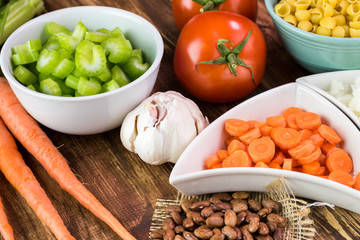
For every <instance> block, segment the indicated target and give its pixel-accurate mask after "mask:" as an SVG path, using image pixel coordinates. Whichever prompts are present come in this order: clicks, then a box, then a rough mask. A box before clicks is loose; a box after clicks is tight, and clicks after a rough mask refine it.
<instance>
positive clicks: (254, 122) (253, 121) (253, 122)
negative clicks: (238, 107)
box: [247, 120, 265, 129]
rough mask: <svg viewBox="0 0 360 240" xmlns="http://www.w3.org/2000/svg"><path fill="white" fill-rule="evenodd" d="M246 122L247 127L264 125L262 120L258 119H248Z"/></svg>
mask: <svg viewBox="0 0 360 240" xmlns="http://www.w3.org/2000/svg"><path fill="white" fill-rule="evenodd" d="M247 122H248V124H249V129H252V128H258V127H260V126H263V125H265V123H264V122H262V121H258V120H249V121H247Z"/></svg>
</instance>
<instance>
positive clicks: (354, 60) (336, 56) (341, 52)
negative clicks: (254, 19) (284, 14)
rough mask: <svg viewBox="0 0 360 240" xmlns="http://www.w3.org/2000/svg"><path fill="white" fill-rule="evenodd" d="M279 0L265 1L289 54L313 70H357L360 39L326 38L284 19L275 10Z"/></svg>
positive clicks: (359, 57)
mask: <svg viewBox="0 0 360 240" xmlns="http://www.w3.org/2000/svg"><path fill="white" fill-rule="evenodd" d="M278 2H279V0H265V5H266V8H267V10H268V12H269V14H270V16H271V18H272V20H273V22H274V25H275V27H276V29H277V32H278V35H279V37H280V38H281V40H282V42H283V44H284V46H285V47H286V49H287V51H288V52H289V53H290V55H291V56H292V57H293V58H294V59H295V60H296V61H297V62H298V63H299V64H300V65H301V66H302V67H304V68H305V69H307V70H308V71H310V72H313V73H322V72H329V71H338V70H354V69H360V38H337V37H326V36H322V35H319V34H315V33H311V32H306V31H304V30H301V29H299V28H297V27H294V26H293V25H291V24H289V23H287V22H285V21H284V20H283V19H282V18H281V17H280V16H278V15H277V14H276V13H275V11H274V6H275V5H276V4H277V3H278Z"/></svg>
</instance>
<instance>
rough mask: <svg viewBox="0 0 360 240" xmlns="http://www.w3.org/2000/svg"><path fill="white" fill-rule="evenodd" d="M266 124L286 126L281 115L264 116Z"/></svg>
mask: <svg viewBox="0 0 360 240" xmlns="http://www.w3.org/2000/svg"><path fill="white" fill-rule="evenodd" d="M266 124H267V125H268V126H270V127H286V120H285V117H284V116H283V115H277V116H270V117H267V118H266Z"/></svg>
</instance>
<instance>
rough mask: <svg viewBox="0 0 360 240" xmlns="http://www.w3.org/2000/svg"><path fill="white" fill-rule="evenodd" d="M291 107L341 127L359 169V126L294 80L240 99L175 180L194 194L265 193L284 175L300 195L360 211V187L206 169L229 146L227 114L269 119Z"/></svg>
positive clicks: (274, 172) (193, 147)
mask: <svg viewBox="0 0 360 240" xmlns="http://www.w3.org/2000/svg"><path fill="white" fill-rule="evenodd" d="M290 106H297V107H300V108H302V109H304V110H306V111H313V112H316V113H318V114H319V115H320V116H321V117H322V120H323V122H325V123H327V124H329V125H330V126H331V127H333V128H334V129H336V130H338V132H339V134H340V135H341V137H342V138H343V139H345V141H344V144H343V145H342V146H341V147H343V148H344V149H345V150H346V151H347V152H348V153H349V154H350V156H351V157H352V159H353V161H354V173H357V172H359V171H360V150H359V142H360V132H359V130H358V129H357V127H356V126H355V125H354V124H353V123H352V121H351V120H350V119H349V118H348V117H347V116H346V115H344V114H343V113H342V112H341V111H340V109H338V108H337V107H336V106H335V105H333V104H332V103H331V102H329V101H328V100H326V99H325V98H324V97H322V96H321V95H320V94H318V93H316V92H315V91H314V90H312V89H310V88H308V87H306V86H304V85H302V84H299V83H289V84H286V85H283V86H280V87H277V88H274V89H272V90H268V91H266V92H264V93H261V94H259V95H257V96H255V97H253V98H250V99H248V100H247V101H244V102H243V103H240V104H239V105H238V106H236V107H234V108H233V109H231V110H229V111H228V112H226V113H224V114H223V115H222V116H220V117H219V118H218V119H216V120H215V121H214V122H212V123H211V124H210V125H209V126H208V127H207V128H205V129H204V130H203V131H202V132H201V133H200V134H199V135H198V136H197V137H196V138H195V139H194V140H193V141H192V142H191V143H190V145H189V146H188V147H187V148H186V149H185V151H184V152H183V154H182V155H181V156H180V158H179V159H178V161H177V163H176V164H175V166H174V168H173V170H172V172H171V174H170V179H169V181H170V183H171V184H172V185H173V186H174V187H176V188H177V189H178V190H179V191H181V192H183V193H185V194H189V195H196V194H207V193H213V192H231V191H259V192H266V189H265V186H266V185H268V184H269V183H271V182H272V181H274V180H276V179H278V178H280V177H285V179H286V180H287V182H288V183H289V186H290V187H291V189H292V190H293V192H294V194H295V195H296V196H299V197H305V198H308V199H314V200H318V201H324V202H327V203H331V204H335V205H337V206H340V207H343V208H346V209H349V210H352V211H354V212H357V213H360V207H359V201H360V191H357V190H355V189H352V188H350V187H347V186H345V185H342V184H339V183H337V182H334V181H330V180H327V179H323V178H320V177H316V176H312V175H308V174H304V173H299V172H294V171H287V170H279V169H268V168H255V167H250V168H249V167H243V168H241V167H239V168H221V169H211V170H205V169H204V167H203V166H204V160H205V158H206V157H208V156H210V155H212V154H214V153H215V151H216V150H217V149H225V145H224V140H225V137H226V135H225V132H224V130H223V128H224V122H225V120H226V119H228V118H240V119H244V120H254V119H256V120H262V121H264V120H265V118H266V117H268V116H271V115H276V114H280V113H281V112H282V111H283V110H284V109H285V108H287V107H290Z"/></svg>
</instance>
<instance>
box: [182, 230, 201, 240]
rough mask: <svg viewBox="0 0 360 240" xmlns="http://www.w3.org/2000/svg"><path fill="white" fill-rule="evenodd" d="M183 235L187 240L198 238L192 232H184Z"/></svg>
mask: <svg viewBox="0 0 360 240" xmlns="http://www.w3.org/2000/svg"><path fill="white" fill-rule="evenodd" d="M183 237H184V238H185V239H186V240H198V238H197V237H196V236H195V235H194V234H193V233H191V232H184V233H183Z"/></svg>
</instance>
